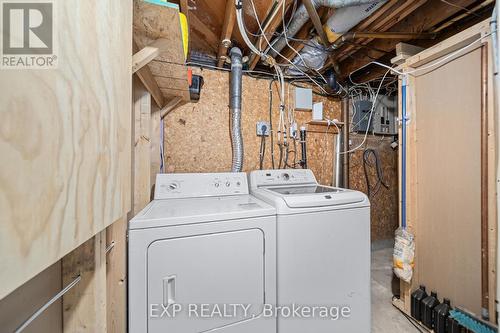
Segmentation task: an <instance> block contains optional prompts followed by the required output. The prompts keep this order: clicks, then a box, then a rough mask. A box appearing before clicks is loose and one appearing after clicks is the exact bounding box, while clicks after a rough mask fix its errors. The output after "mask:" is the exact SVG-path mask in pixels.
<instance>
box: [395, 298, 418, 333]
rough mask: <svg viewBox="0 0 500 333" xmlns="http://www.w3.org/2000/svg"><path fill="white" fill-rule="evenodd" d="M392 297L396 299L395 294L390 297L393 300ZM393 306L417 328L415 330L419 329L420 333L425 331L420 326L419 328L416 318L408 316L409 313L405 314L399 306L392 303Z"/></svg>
mask: <svg viewBox="0 0 500 333" xmlns="http://www.w3.org/2000/svg"><path fill="white" fill-rule="evenodd" d="M394 299H396V296H393V297H392V300H393V301H394ZM393 306H394V307H395V308H396V309H398V311H399V312H401V314H402V315H403V316H405V318H406V319H407V320H408V321H409V322H410V324H412V325H413V327H415V328H416V329H417V331H419V332H421V333H425V331H424V330H423V329H422V328H420V327H419V325H420V324H419V323H418V322H417V320H416V319H414V318H412V317H410V316H409V315H407V314H406V312H404V311H403V310H401V309H400V308H398V307H397V306H395V305H394V304H393Z"/></svg>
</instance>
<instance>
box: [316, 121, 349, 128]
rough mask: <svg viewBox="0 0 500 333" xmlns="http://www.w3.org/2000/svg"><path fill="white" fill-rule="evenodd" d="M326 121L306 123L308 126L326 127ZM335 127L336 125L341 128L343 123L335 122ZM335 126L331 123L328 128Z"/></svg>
mask: <svg viewBox="0 0 500 333" xmlns="http://www.w3.org/2000/svg"><path fill="white" fill-rule="evenodd" d="M328 123H329V122H328V120H312V121H310V122H308V123H307V124H308V125H314V126H328ZM335 125H337V127H338V128H342V127H343V126H344V123H343V122H340V121H338V122H337V121H336V122H335ZM335 125H333V124H332V122H330V127H335Z"/></svg>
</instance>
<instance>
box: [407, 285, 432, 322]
mask: <svg viewBox="0 0 500 333" xmlns="http://www.w3.org/2000/svg"><path fill="white" fill-rule="evenodd" d="M427 296H429V295H427V293H426V292H425V286H420V288H418V289H417V290H415V291H414V292H413V293H412V294H411V316H412V317H413V318H415V319H416V320H418V321H422V309H423V307H422V301H423V300H424V299H425V298H426V297H427Z"/></svg>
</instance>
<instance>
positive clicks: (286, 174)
mask: <svg viewBox="0 0 500 333" xmlns="http://www.w3.org/2000/svg"><path fill="white" fill-rule="evenodd" d="M281 177H283V179H284V180H289V179H290V175H289V174H288V173H284V174H283V175H281Z"/></svg>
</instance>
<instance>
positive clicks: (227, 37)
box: [217, 0, 236, 67]
mask: <svg viewBox="0 0 500 333" xmlns="http://www.w3.org/2000/svg"><path fill="white" fill-rule="evenodd" d="M235 22H236V7H235V5H234V1H233V0H227V2H226V13H225V15H224V24H223V26H222V32H221V36H220V42H219V50H218V52H217V59H218V60H217V67H222V65H223V64H224V61H225V60H226V58H225V57H226V55H227V49H228V48H229V46H230V45H231V37H232V35H233V29H234V24H235Z"/></svg>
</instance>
